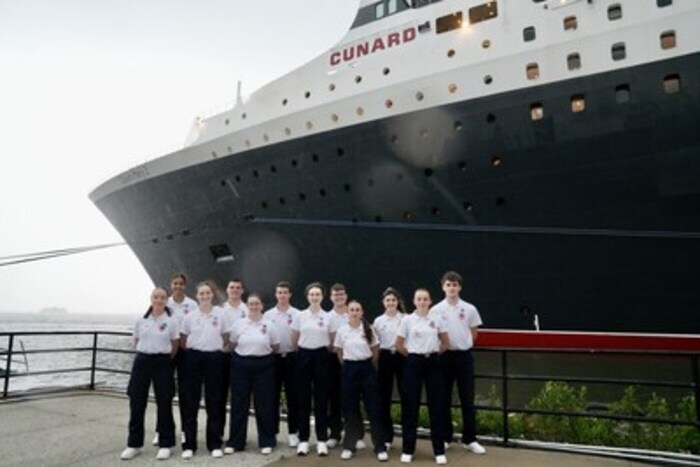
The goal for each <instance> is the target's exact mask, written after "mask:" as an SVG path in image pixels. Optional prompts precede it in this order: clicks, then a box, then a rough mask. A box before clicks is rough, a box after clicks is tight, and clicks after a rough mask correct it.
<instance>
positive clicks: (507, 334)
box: [0, 330, 700, 459]
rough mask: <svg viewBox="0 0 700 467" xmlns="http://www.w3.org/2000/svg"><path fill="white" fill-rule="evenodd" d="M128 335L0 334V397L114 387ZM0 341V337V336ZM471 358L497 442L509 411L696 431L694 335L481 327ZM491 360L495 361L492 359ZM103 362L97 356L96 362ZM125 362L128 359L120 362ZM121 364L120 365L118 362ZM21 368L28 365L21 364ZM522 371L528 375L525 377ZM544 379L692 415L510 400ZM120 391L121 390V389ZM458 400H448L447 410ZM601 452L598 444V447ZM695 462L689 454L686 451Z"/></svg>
mask: <svg viewBox="0 0 700 467" xmlns="http://www.w3.org/2000/svg"><path fill="white" fill-rule="evenodd" d="M38 336H53V337H56V336H64V337H70V336H73V337H77V336H90V337H91V339H90V342H91V344H90V345H83V346H74V347H70V346H68V347H65V346H63V347H52V348H40V349H31V348H30V349H26V348H23V349H20V350H18V349H17V343H18V342H19V339H20V338H29V337H38ZM131 336H132V335H131V334H130V333H128V332H118V331H53V332H0V339H7V347H6V348H5V349H3V350H0V360H4V363H5V368H4V374H3V375H2V377H3V379H4V386H3V392H2V397H3V399H8V398H12V397H21V396H22V395H24V394H26V391H10V381H11V380H13V379H15V378H25V377H31V376H41V375H65V374H70V373H86V374H87V377H86V381H85V382H83V383H81V384H79V385H69V386H62V387H55V386H51V387H47V388H39V389H35V390H32V391H38V392H41V393H47V392H49V393H50V392H55V391H65V390H71V389H78V388H80V389H89V390H95V389H96V388H97V387H98V386H100V387H103V388H104V389H106V390H116V388H109V387H104V386H105V385H104V384H103V383H102V382H98V381H97V379H96V378H97V375H98V374H117V375H129V374H130V368H129V366H128V365H124V364H123V365H122V366H120V367H118V368H116V367H112V366H107V365H103V364H98V363H99V360H100V359H99V358H98V357H99V356H100V355H103V354H122V355H129V356H131V355H133V354H135V351H134V350H133V344H132V343H133V341H132V340H131ZM103 337H113V338H119V339H124V340H123V342H122V344H123V345H122V346H114V345H112V346H107V345H102V343H101V340H102V338H103ZM0 342H2V341H1V340H0ZM65 353H88V354H90V361H91V363H90V365H87V366H84V365H83V366H72V367H71V366H69V367H61V366H60V364H57V365H51V369H45V370H32V371H18V370H17V369H16V368H15V367H14V366H13V364H12V363H13V358H14V357H16V356H17V354H23V355H24V356H25V357H26V358H27V359H28V360H29V361H31V360H32V356H33V355H40V354H56V355H61V354H65ZM474 353H475V354H476V360H477V362H479V361H481V360H483V359H491V360H492V362H491V363H492V364H491V365H489V371H488V372H479V371H477V372H476V373H475V378H476V380H477V383H483V382H487V381H491V382H492V383H495V384H496V386H499V387H500V391H499V392H500V399H501V400H500V404H498V405H493V404H488V403H479V404H477V406H476V408H477V410H478V411H496V412H500V416H501V417H502V426H503V435H502V437H500V438H496V439H495V441H496V442H498V443H500V444H502V445H503V446H522V445H525V444H524V442H523V441H522V440H518V439H514V438H513V437H512V436H511V421H510V418H511V417H510V415H511V414H521V415H549V416H560V417H570V418H579V417H585V418H598V419H607V420H614V421H619V422H641V423H652V424H658V425H669V426H690V427H695V428H696V429H698V430H700V336H671V335H664V336H659V335H630V334H594V333H544V332H526V331H523V332H519V331H495V330H484V331H481V332H480V333H479V338H478V346H477V347H476V348H475V349H474ZM523 356H530V357H532V358H535V359H537V361H538V362H541V363H542V364H543V366H544V367H546V366H547V361H548V360H552V359H556V358H561V357H562V356H569V357H570V356H581V357H585V360H586V362H590V364H594V362H595V361H596V360H600V359H610V358H634V359H641V361H642V362H644V361H646V362H649V364H658V362H659V361H667V362H674V364H676V365H678V364H679V363H680V364H681V365H683V366H685V368H686V369H687V371H685V373H686V374H685V376H684V377H682V378H674V379H673V380H659V379H656V378H628V377H619V376H618V377H587V376H567V375H557V374H532V371H529V372H523V371H522V369H520V370H519V369H518V368H514V366H517V365H513V362H514V361H515V360H517V359H518V358H523ZM494 357H495V358H494ZM103 360H104V359H103ZM128 361H129V362H130V359H128ZM122 363H124V362H122ZM27 368H28V367H27ZM527 373H529V374H527ZM549 381H555V382H564V383H571V384H587V385H611V386H617V387H627V386H638V387H644V388H658V389H664V388H665V389H670V390H683V391H685V392H687V393H689V394H693V395H694V398H695V420H681V419H678V418H650V417H645V416H630V415H620V414H616V413H601V411H594V412H574V411H566V410H545V409H538V408H530V407H527V406H518V405H517V404H514V403H511V399H512V396H513V394H514V392H513V391H514V388H513V386H514V385H515V384H517V383H526V384H527V383H545V382H549ZM122 390H123V389H122ZM395 402H397V403H398V402H399V401H398V400H396V401H395ZM454 407H458V405H454V404H453V408H454ZM537 447H539V448H543V447H545V448H546V445H545V444H542V443H540V444H538V445H537ZM601 449H605V448H601ZM693 458H694V459H697V456H693Z"/></svg>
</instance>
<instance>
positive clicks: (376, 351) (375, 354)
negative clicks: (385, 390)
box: [372, 344, 379, 366]
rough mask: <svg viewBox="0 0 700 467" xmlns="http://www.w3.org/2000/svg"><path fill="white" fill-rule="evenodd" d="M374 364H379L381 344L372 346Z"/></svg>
mask: <svg viewBox="0 0 700 467" xmlns="http://www.w3.org/2000/svg"><path fill="white" fill-rule="evenodd" d="M372 364H373V365H374V366H377V365H378V364H379V344H377V345H373V346H372Z"/></svg>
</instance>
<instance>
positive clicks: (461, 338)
mask: <svg viewBox="0 0 700 467" xmlns="http://www.w3.org/2000/svg"><path fill="white" fill-rule="evenodd" d="M430 312H431V313H439V314H440V316H441V317H442V320H443V322H444V323H443V325H444V327H445V329H446V330H447V334H448V335H449V336H450V350H469V349H471V348H472V347H474V339H473V338H472V332H471V328H476V327H479V326H481V325H482V322H481V316H480V315H479V311H478V310H477V309H476V307H475V306H474V305H472V304H471V303H467V302H465V301H464V300H459V301H458V302H457V304H456V305H454V306H453V305H450V304H449V303H448V302H447V299H445V300H443V301H441V302H440V303H438V304H437V305H435V306H434V307H433V308H432V309H431V310H430Z"/></svg>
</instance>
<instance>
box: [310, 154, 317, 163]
mask: <svg viewBox="0 0 700 467" xmlns="http://www.w3.org/2000/svg"><path fill="white" fill-rule="evenodd" d="M311 160H312V161H314V162H318V154H312V155H311Z"/></svg>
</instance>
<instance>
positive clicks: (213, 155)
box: [211, 151, 216, 159]
mask: <svg viewBox="0 0 700 467" xmlns="http://www.w3.org/2000/svg"><path fill="white" fill-rule="evenodd" d="M211 157H213V158H214V159H216V151H212V152H211Z"/></svg>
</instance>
